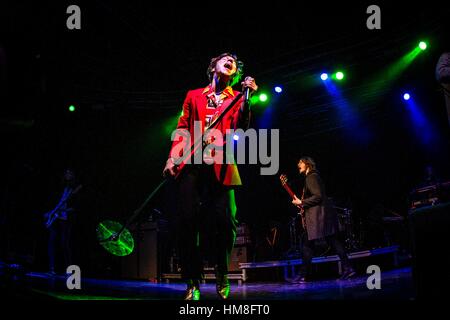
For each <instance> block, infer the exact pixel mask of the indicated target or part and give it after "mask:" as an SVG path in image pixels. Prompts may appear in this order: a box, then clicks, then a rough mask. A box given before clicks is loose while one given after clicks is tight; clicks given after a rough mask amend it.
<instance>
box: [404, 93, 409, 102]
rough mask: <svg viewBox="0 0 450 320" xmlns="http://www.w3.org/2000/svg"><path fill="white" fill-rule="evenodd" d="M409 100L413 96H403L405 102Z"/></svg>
mask: <svg viewBox="0 0 450 320" xmlns="http://www.w3.org/2000/svg"><path fill="white" fill-rule="evenodd" d="M409 99H411V95H410V94H409V93H405V94H404V95H403V100H405V101H408V100H409Z"/></svg>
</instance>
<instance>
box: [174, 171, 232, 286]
mask: <svg viewBox="0 0 450 320" xmlns="http://www.w3.org/2000/svg"><path fill="white" fill-rule="evenodd" d="M179 192H180V195H179V196H180V210H179V213H180V216H179V219H178V230H179V231H178V232H179V235H178V236H179V250H180V264H181V273H182V277H183V279H184V280H186V281H187V282H189V281H199V280H200V279H201V277H202V273H203V263H202V260H203V257H202V254H201V248H200V241H203V240H204V238H205V237H204V233H205V232H206V231H207V232H208V233H209V234H210V239H212V241H213V243H212V245H213V247H214V248H215V250H214V251H215V258H216V260H215V264H216V272H217V273H218V274H219V276H223V275H226V274H227V273H228V265H229V260H230V255H231V251H232V249H233V245H234V240H235V238H236V225H237V221H236V218H235V215H236V206H235V200H234V190H233V189H232V188H230V187H225V186H223V185H222V184H220V183H219V182H218V181H217V179H216V178H215V175H214V171H213V167H212V166H208V165H203V166H195V167H194V166H193V167H190V168H186V172H184V173H183V176H180V183H179Z"/></svg>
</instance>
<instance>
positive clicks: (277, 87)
mask: <svg viewBox="0 0 450 320" xmlns="http://www.w3.org/2000/svg"><path fill="white" fill-rule="evenodd" d="M275 92H276V93H282V92H283V88H281V87H280V86H276V87H275Z"/></svg>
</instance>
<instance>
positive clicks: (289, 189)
mask: <svg viewBox="0 0 450 320" xmlns="http://www.w3.org/2000/svg"><path fill="white" fill-rule="evenodd" d="M283 187H284V189H285V190H286V191H287V193H289V195H290V196H291V198H292V199H294V198H295V193H294V192H293V191H292V189H291V187H290V186H289V185H288V184H287V183H285V184H283Z"/></svg>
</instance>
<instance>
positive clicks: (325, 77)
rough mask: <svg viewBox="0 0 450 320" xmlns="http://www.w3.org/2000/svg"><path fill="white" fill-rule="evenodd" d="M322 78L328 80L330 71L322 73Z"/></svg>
mask: <svg viewBox="0 0 450 320" xmlns="http://www.w3.org/2000/svg"><path fill="white" fill-rule="evenodd" d="M320 79H322V81H326V80H328V73H322V74H321V75H320Z"/></svg>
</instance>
